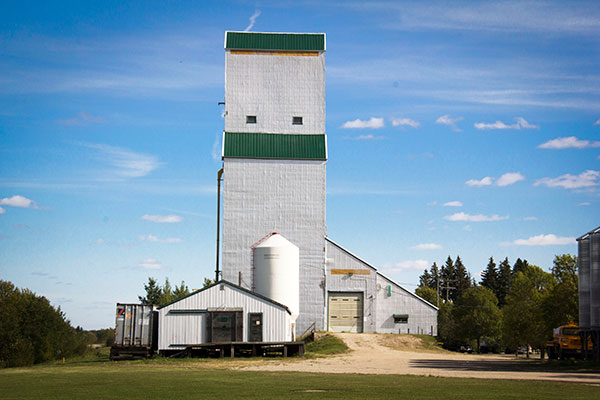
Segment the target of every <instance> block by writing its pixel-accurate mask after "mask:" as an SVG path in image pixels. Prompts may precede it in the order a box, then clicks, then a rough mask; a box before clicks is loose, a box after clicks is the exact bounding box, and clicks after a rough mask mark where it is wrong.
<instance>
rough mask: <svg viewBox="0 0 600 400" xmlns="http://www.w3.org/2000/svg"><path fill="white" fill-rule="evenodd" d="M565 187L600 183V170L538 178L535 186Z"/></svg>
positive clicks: (576, 187)
mask: <svg viewBox="0 0 600 400" xmlns="http://www.w3.org/2000/svg"><path fill="white" fill-rule="evenodd" d="M539 185H544V186H548V187H563V188H565V189H578V188H583V187H591V186H597V185H600V171H593V170H587V171H585V172H582V173H581V174H579V175H571V174H564V175H561V176H559V177H557V178H547V177H546V178H542V179H538V180H537V181H536V182H535V183H534V186H539Z"/></svg>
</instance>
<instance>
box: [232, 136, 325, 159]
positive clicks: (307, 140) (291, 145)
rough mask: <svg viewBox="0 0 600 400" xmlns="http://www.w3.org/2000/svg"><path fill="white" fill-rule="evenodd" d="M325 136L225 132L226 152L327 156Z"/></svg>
mask: <svg viewBox="0 0 600 400" xmlns="http://www.w3.org/2000/svg"><path fill="white" fill-rule="evenodd" d="M325 141H326V137H325V135H292V134H273V133H237V132H226V133H225V144H224V150H223V155H224V157H237V158H277V159H300V160H310V159H312V160H325V159H326V153H325V149H326V145H325Z"/></svg>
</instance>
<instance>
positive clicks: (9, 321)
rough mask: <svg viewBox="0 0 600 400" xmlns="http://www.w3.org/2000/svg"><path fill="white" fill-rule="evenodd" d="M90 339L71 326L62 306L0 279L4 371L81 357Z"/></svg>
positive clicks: (0, 353)
mask: <svg viewBox="0 0 600 400" xmlns="http://www.w3.org/2000/svg"><path fill="white" fill-rule="evenodd" d="M88 340H89V336H88V335H87V334H86V333H85V331H83V329H81V328H78V329H75V328H73V327H72V326H71V324H70V322H69V320H67V318H66V316H65V313H64V312H63V311H62V310H61V309H60V307H57V308H54V307H53V306H52V305H51V304H50V302H49V301H48V299H46V298H45V297H43V296H38V295H36V294H35V293H33V292H32V291H30V290H29V289H18V288H16V287H15V285H13V284H12V283H11V282H8V281H3V280H0V368H5V367H20V366H28V365H32V364H37V363H41V362H45V361H50V360H59V359H61V358H62V357H71V356H74V355H81V354H83V353H85V351H86V350H87V345H88Z"/></svg>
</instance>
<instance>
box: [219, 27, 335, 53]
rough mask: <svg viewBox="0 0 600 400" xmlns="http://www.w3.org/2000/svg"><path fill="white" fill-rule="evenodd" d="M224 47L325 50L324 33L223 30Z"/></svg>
mask: <svg viewBox="0 0 600 400" xmlns="http://www.w3.org/2000/svg"><path fill="white" fill-rule="evenodd" d="M225 48H226V49H243V50H289V51H325V34H324V33H262V32H231V31H227V32H225Z"/></svg>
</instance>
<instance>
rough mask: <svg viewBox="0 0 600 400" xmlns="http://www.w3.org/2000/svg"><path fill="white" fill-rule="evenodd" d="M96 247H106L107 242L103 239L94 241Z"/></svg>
mask: <svg viewBox="0 0 600 400" xmlns="http://www.w3.org/2000/svg"><path fill="white" fill-rule="evenodd" d="M93 244H95V245H96V246H106V241H105V240H104V239H102V238H98V239H96V240H95V241H94V243H93Z"/></svg>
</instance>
